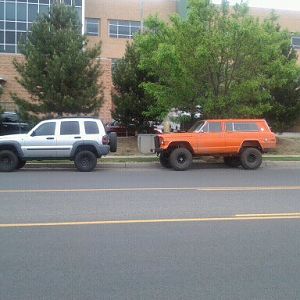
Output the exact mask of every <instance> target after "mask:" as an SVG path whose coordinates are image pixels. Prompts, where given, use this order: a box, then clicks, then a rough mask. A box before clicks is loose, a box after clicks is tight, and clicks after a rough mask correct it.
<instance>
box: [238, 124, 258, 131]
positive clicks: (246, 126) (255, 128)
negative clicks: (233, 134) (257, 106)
mask: <svg viewBox="0 0 300 300" xmlns="http://www.w3.org/2000/svg"><path fill="white" fill-rule="evenodd" d="M233 130H234V131H244V132H251V131H254V132H257V131H259V130H258V126H257V125H256V123H234V124H233Z"/></svg>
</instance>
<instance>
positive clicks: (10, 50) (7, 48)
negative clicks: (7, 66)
mask: <svg viewBox="0 0 300 300" xmlns="http://www.w3.org/2000/svg"><path fill="white" fill-rule="evenodd" d="M4 52H5V53H16V46H15V45H13V46H12V45H6V46H5V49H4Z"/></svg>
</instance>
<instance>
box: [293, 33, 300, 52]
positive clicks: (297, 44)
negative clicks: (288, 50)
mask: <svg viewBox="0 0 300 300" xmlns="http://www.w3.org/2000/svg"><path fill="white" fill-rule="evenodd" d="M292 45H293V47H294V48H296V49H300V36H293V37H292Z"/></svg>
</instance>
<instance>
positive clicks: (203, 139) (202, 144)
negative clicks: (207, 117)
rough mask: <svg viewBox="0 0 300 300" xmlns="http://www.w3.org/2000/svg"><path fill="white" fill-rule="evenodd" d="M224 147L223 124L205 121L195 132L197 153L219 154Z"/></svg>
mask: <svg viewBox="0 0 300 300" xmlns="http://www.w3.org/2000/svg"><path fill="white" fill-rule="evenodd" d="M225 149H226V145H225V136H224V129H223V124H222V122H220V121H207V122H206V123H205V124H204V126H203V127H202V129H200V131H199V132H198V133H197V154H212V155H214V154H220V153H223V152H224V151H225Z"/></svg>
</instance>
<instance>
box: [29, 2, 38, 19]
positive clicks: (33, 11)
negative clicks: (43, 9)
mask: <svg viewBox="0 0 300 300" xmlns="http://www.w3.org/2000/svg"><path fill="white" fill-rule="evenodd" d="M37 15H38V6H37V5H35V4H29V5H28V21H29V22H34V21H35V19H36V17H37Z"/></svg>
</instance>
